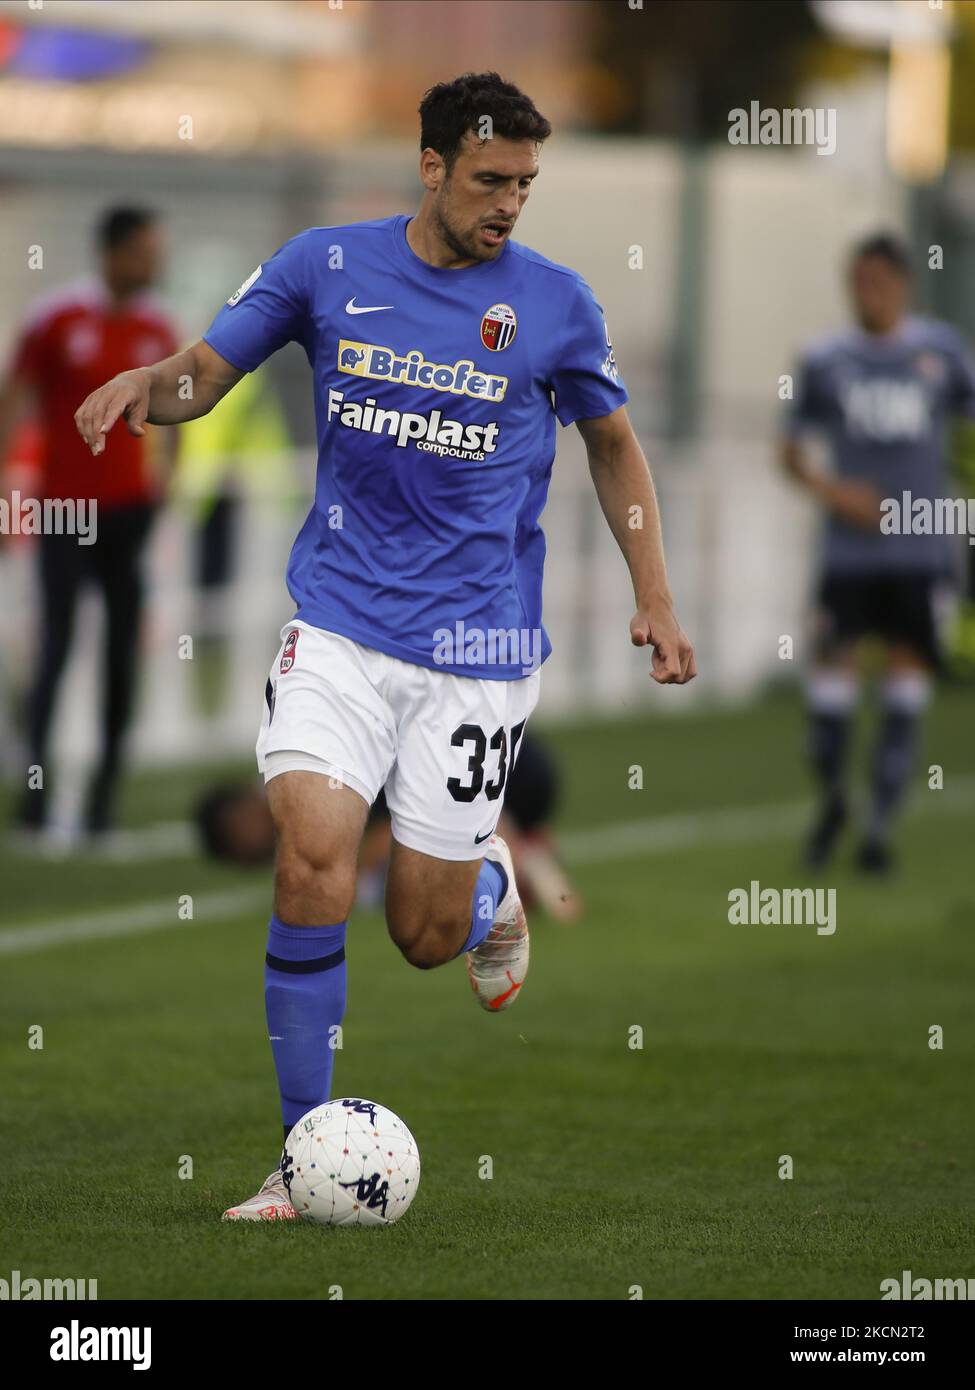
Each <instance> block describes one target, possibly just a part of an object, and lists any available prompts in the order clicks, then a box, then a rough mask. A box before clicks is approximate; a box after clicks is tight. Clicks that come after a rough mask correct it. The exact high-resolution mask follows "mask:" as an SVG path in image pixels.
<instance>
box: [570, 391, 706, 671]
mask: <svg viewBox="0 0 975 1390" xmlns="http://www.w3.org/2000/svg"><path fill="white" fill-rule="evenodd" d="M576 423H577V426H578V429H579V433H580V434H581V435H582V438H583V440H584V441H585V445H586V452H587V454H588V456H589V472H590V473H591V474H592V480H593V484H594V485H595V488H596V496H597V497H598V498H599V505H600V506H601V507H602V509H603V515H604V516H605V518H606V520H607V522H608V523H609V529H610V530H611V531H612V533H613V535H614V536H615V537H616V543H617V545H618V546H619V548H620V550H621V551H622V552H623V558H624V559H625V560H626V564H627V567H628V569H629V571H630V578H631V580H632V582H633V595H634V598H635V600H636V612H635V613H634V615H633V617H632V618H631V619H630V641H631V642H632V643H633V645H634V646H635V647H646V646H651V647H653V656H652V659H651V665H652V670H651V675H652V676H653V679H654V680H655V681H657V682H658V683H659V684H660V685H686V683H687V682H688V681H690V680H693V679H694V677H695V676H696V675H697V664H696V662H695V660H694V648H693V647H692V646H691V643H690V639H689V638H688V636H687V634H686V633H685V632H684V631H683V630H682V628H681V625H680V623H679V622H678V621H677V618H676V616H675V614H674V601H673V598H672V596H671V592H670V586H669V585H668V583H667V566H666V562H665V560H664V543H663V535H662V533H661V529H660V509H659V507H658V506H657V494H656V491H655V489H654V486H653V479H652V477H651V476H650V469H649V468H648V466H647V460H646V458H645V457H644V453H643V450H642V449H641V448H640V443H639V440H638V439H637V437H636V435H635V434H634V433H633V426H632V425H631V424H630V419H629V416H628V415H627V413H626V407H625V406H620V407H619V409H618V410H614V411H613V412H612V414H610V415H602V416H600V417H598V418H597V419H593V420H578V421H577V422H576Z"/></svg>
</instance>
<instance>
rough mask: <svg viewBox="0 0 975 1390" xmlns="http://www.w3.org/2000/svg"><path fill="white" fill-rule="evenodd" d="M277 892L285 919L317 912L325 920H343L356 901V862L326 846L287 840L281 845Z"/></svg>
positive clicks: (279, 849)
mask: <svg viewBox="0 0 975 1390" xmlns="http://www.w3.org/2000/svg"><path fill="white" fill-rule="evenodd" d="M274 892H275V902H276V903H277V904H278V910H279V915H281V916H283V917H284V920H285V921H288V920H297V919H298V918H299V917H300V918H304V919H307V918H308V917H309V916H312V917H314V916H316V915H318V916H320V918H321V921H323V922H325V921H336V920H339V921H342V920H344V919H345V918H347V917H348V915H349V913H350V912H351V910H352V904H353V902H354V900H355V865H354V864H349V863H345V862H344V860H343V858H342V857H341V856H340V855H338V854H336V853H335V852H333V851H329V850H328V849H326V848H319V847H316V848H311V847H306V846H302V845H297V844H294V843H292V844H288V843H287V842H286V841H284V842H282V843H281V844H280V845H279V846H278V855H277V863H276V866H275V875H274ZM289 912H290V917H289V915H288V914H289Z"/></svg>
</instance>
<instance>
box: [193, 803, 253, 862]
mask: <svg viewBox="0 0 975 1390" xmlns="http://www.w3.org/2000/svg"><path fill="white" fill-rule="evenodd" d="M241 794H242V792H241V787H240V786H239V785H236V786H219V787H213V788H211V790H210V791H208V792H206V793H205V794H204V795H203V796H202V797H201V798H200V800H199V801H198V802H197V804H196V808H195V810H194V813H193V819H194V821H195V822H196V828H197V830H198V831H199V834H200V839H201V840H202V841H203V848H204V849H205V850H206V852H207V854H209V855H211V856H212V857H213V858H214V859H227V860H231V861H235V860H236V858H237V855H236V852H235V846H234V844H233V841H232V840H231V838H230V832H229V828H228V825H227V812H228V811H229V810H230V808H231V807H232V806H234V805H235V804H236V803H237V802H238V801H239V800H240V798H241Z"/></svg>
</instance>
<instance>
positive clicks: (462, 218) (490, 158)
mask: <svg viewBox="0 0 975 1390" xmlns="http://www.w3.org/2000/svg"><path fill="white" fill-rule="evenodd" d="M537 173H538V145H537V144H536V142H535V141H534V140H501V139H497V140H478V139H476V138H475V136H473V135H471V134H470V133H468V134H467V135H465V136H464V143H463V146H462V147H461V151H460V153H459V154H458V156H457V158H456V160H455V161H454V165H453V168H452V169H451V171H450V174H449V175H445V177H444V181H443V183H442V184H441V186H440V188H439V189H438V191H437V193H436V196H435V199H434V208H433V211H434V216H435V217H436V220H437V224H438V228H439V231H440V234H441V236H442V237H443V239H444V240H445V241H446V243H447V245H448V246H449V247H450V248H451V250H453V251H454V252H455V253H456V254H457V255H458V256H464V257H468V258H470V259H471V260H475V261H493V260H494V259H495V257H496V256H498V255H500V253H501V249H502V247H503V246H504V243H505V242H506V241H507V239H508V237H509V236H510V235H511V229H512V228H513V227H514V225H515V223H516V222H517V220H518V216H519V214H520V213H521V210H522V208H523V207H524V206H525V203H526V201H527V199H528V194H529V193H530V192H531V186H532V180H533V179H534V178H535V176H536V174H537Z"/></svg>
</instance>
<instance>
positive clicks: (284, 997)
mask: <svg viewBox="0 0 975 1390" xmlns="http://www.w3.org/2000/svg"><path fill="white" fill-rule="evenodd" d="M345 927H346V924H345V922H338V923H336V925H335V926H329V927H289V926H288V925H287V924H286V923H284V922H281V921H279V920H278V918H277V917H272V918H271V925H270V927H269V929H268V937H267V955H266V956H265V958H264V959H265V964H264V1004H265V1009H266V1013H267V1031H268V1036H269V1038H270V1040H271V1051H272V1052H273V1053H274V1065H275V1068H276V1070H277V1073H278V1089H279V1091H280V1093H281V1119H282V1121H283V1123H284V1132H285V1137H287V1135H288V1134H289V1133H290V1131H291V1129H292V1128H293V1126H294V1125H295V1124H297V1122H298V1121H299V1120H300V1119H301V1117H302V1115H305V1114H307V1112H308V1111H309V1110H313V1109H314V1108H315V1106H316V1105H321V1104H323V1102H324V1101H326V1100H328V1099H329V1093H330V1090H331V1085H332V1062H333V1060H334V1051H333V1048H334V1041H333V1039H334V1034H333V1032H332V1031H331V1030H332V1029H334V1028H335V1027H336V1025H338V1024H340V1023H341V1022H342V1016H343V1014H344V1013H345Z"/></svg>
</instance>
